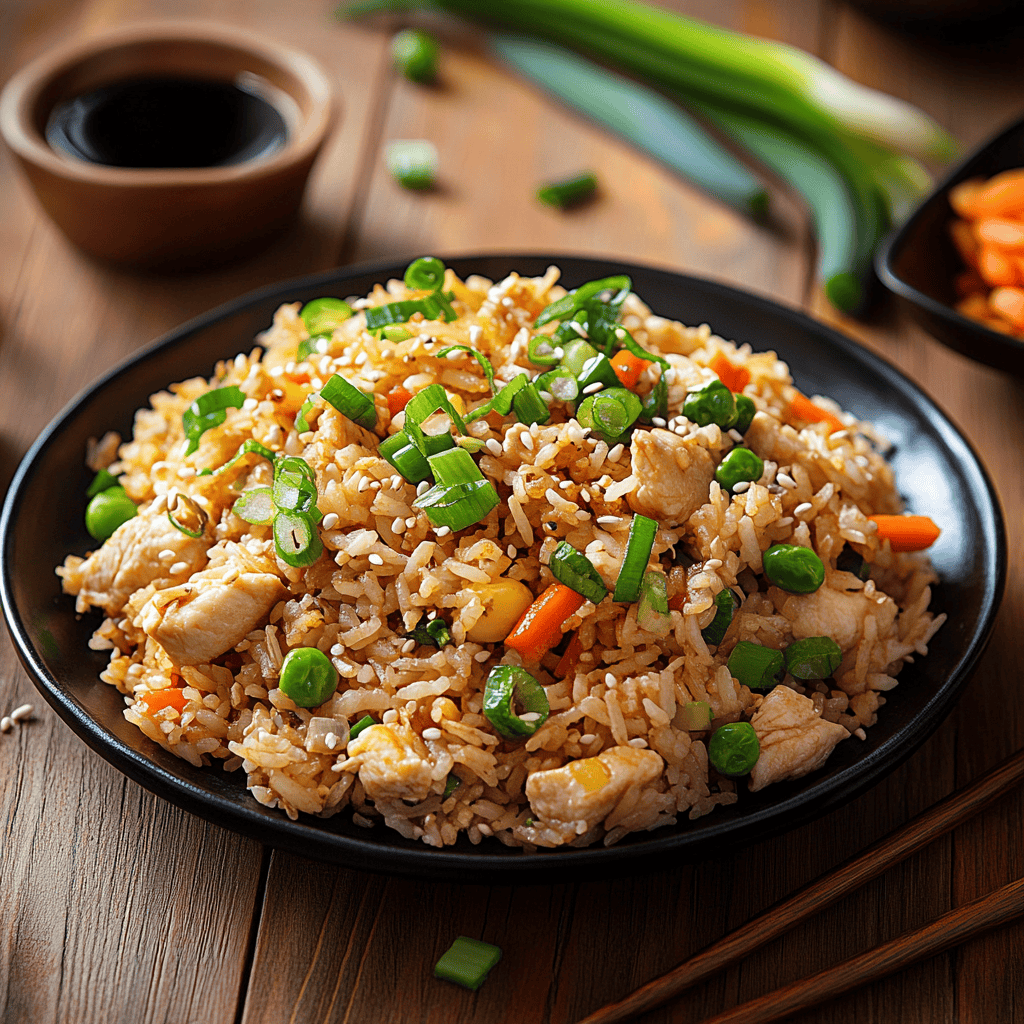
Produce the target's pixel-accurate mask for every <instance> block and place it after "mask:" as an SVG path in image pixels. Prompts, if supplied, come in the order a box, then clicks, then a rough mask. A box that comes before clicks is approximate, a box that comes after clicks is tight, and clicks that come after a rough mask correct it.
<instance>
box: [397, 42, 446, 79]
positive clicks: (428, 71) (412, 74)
mask: <svg viewBox="0 0 1024 1024" xmlns="http://www.w3.org/2000/svg"><path fill="white" fill-rule="evenodd" d="M438 53H439V48H438V45H437V40H436V39H435V38H434V37H433V36H432V35H430V34H428V33H427V32H421V31H420V30H419V29H414V28H407V29H403V30H402V31H401V32H399V33H398V34H397V35H396V36H395V37H394V39H392V40H391V59H392V60H393V61H394V64H395V67H396V68H397V69H398V70H399V71H401V72H402V74H403V75H405V77H406V78H408V79H409V81H410V82H419V83H420V84H421V85H426V84H428V83H430V82H433V81H434V79H435V78H437V60H438Z"/></svg>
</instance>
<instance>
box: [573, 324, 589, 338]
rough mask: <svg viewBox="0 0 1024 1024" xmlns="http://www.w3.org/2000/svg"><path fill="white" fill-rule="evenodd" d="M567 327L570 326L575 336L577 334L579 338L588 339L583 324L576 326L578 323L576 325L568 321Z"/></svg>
mask: <svg viewBox="0 0 1024 1024" xmlns="http://www.w3.org/2000/svg"><path fill="white" fill-rule="evenodd" d="M569 326H570V327H571V328H572V329H573V330H574V331H575V332H576V333H577V334H578V335H579V336H580V337H581V338H588V337H589V335H588V334H587V330H586V328H585V327H584V326H583V324H578V323H576V321H575V320H570V321H569Z"/></svg>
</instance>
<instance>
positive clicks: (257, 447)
mask: <svg viewBox="0 0 1024 1024" xmlns="http://www.w3.org/2000/svg"><path fill="white" fill-rule="evenodd" d="M252 454H256V455H261V456H262V457H263V458H265V459H269V460H270V461H271V462H273V461H274V460H275V459H276V458H277V453H276V452H272V451H271V450H270V449H269V448H268V447H267V446H266V445H262V444H260V443H259V441H256V440H254V439H253V438H251V437H250V438H249V440H248V441H244V442H243V443H242V444H241V446H240V447H239V449H238V451H237V452H235V454H234V455H232V456H231V458H230V459H228V461H227V462H225V463H224V465H223V466H221V467H220V468H219V469H217V470H216V473H215V475H216V476H220V474H221V473H225V472H227V471H228V470H229V469H231V468H232V467H233V466H235V465H236V464H237V463H238V462H239V461H240V460H241V459H243V458H245V456H246V455H252Z"/></svg>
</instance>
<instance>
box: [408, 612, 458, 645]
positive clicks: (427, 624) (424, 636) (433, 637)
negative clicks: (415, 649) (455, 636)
mask: <svg viewBox="0 0 1024 1024" xmlns="http://www.w3.org/2000/svg"><path fill="white" fill-rule="evenodd" d="M403 636H404V638H405V639H406V640H415V641H416V643H418V644H426V645H427V646H429V647H436V648H438V649H439V650H440V648H442V647H444V646H445V644H450V643H451V642H452V634H451V631H450V630H449V629H448V623H447V622H445V621H444V619H442V618H441V617H440V616H436V617H435V618H433V619H431V618H428V617H427V614H426V613H424V614H423V615H422V616H421V617H420V621H419V622H417V623H416V625H415V626H414V627H413V628H412V629H410V630H409V632H408V633H404V634H403Z"/></svg>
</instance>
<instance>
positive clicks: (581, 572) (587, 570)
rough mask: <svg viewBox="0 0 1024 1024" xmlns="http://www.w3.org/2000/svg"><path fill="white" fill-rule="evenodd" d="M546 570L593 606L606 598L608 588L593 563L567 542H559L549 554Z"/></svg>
mask: <svg viewBox="0 0 1024 1024" xmlns="http://www.w3.org/2000/svg"><path fill="white" fill-rule="evenodd" d="M548 568H549V569H550V570H551V575H552V576H554V577H555V579H556V580H558V582H559V583H564V584H565V585H566V586H567V587H571V588H572V589H573V590H575V591H576V593H577V594H582V595H583V596H584V597H585V598H586V599H587V600H588V601H593V602H594V604H600V603H601V602H602V601H603V600H604V599H605V598H606V597H607V596H608V588H607V587H606V586H605V585H604V580H602V579H601V576H600V574H599V573H598V571H597V569H595V568H594V563H593V562H591V561H590V559H589V558H587V556H586V555H584V554H583V553H582V552H580V551H577V550H576V548H574V547H573V546H572V545H571V544H570V543H569V542H568V541H565V540H563V541H561V542H560V543H559V545H558V547H556V548H555V550H554V551H553V552H552V553H551V559H550V561H549V562H548Z"/></svg>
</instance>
